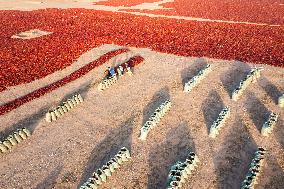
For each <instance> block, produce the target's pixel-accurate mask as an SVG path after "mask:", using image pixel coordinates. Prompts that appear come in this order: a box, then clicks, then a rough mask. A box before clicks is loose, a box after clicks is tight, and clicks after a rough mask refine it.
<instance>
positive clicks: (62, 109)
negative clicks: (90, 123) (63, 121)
mask: <svg viewBox="0 0 284 189" xmlns="http://www.w3.org/2000/svg"><path fill="white" fill-rule="evenodd" d="M83 101H84V100H83V98H82V96H81V95H80V94H75V95H74V96H73V97H72V98H70V99H68V100H67V101H66V102H63V105H60V106H58V107H57V108H55V109H53V110H51V111H48V112H47V113H46V116H45V120H46V121H47V122H52V121H56V120H57V119H58V118H59V117H61V116H63V115H64V114H65V113H67V112H68V111H70V110H71V109H73V108H74V107H76V106H77V105H78V104H80V103H82V102H83Z"/></svg>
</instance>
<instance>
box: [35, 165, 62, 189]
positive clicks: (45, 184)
mask: <svg viewBox="0 0 284 189" xmlns="http://www.w3.org/2000/svg"><path fill="white" fill-rule="evenodd" d="M62 169H63V166H57V167H56V168H55V169H54V170H53V171H52V172H51V173H49V174H48V176H47V177H46V178H45V179H44V180H43V181H41V182H40V183H39V184H37V186H36V189H53V188H54V186H55V184H56V179H57V178H58V176H59V174H60V172H61V171H62Z"/></svg>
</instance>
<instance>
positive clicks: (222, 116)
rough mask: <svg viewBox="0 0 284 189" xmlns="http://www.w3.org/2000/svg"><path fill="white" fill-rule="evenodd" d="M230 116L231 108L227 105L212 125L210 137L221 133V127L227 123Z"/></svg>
mask: <svg viewBox="0 0 284 189" xmlns="http://www.w3.org/2000/svg"><path fill="white" fill-rule="evenodd" d="M229 116H230V108H228V107H225V108H224V109H223V110H222V111H221V113H220V114H219V116H218V118H217V120H216V121H214V123H213V124H212V125H211V128H210V134H209V137H211V138H215V137H216V136H217V135H218V134H219V131H220V129H221V128H222V127H223V126H224V125H225V122H226V120H227V119H228V118H229Z"/></svg>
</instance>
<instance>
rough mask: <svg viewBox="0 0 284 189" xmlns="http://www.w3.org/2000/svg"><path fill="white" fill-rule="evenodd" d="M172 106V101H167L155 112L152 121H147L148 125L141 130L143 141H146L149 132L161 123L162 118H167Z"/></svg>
mask: <svg viewBox="0 0 284 189" xmlns="http://www.w3.org/2000/svg"><path fill="white" fill-rule="evenodd" d="M171 106H172V103H171V101H170V100H166V101H165V102H164V103H162V104H161V105H160V106H159V107H158V108H157V109H156V110H155V112H154V113H153V114H152V115H151V117H150V119H149V120H148V121H146V123H145V124H144V125H143V126H142V128H141V134H140V137H139V138H140V139H141V140H146V138H147V135H148V133H149V131H150V130H151V129H153V128H154V127H155V126H156V125H157V124H158V123H159V122H160V120H161V118H163V117H164V116H165V114H166V112H167V111H169V110H170V108H171Z"/></svg>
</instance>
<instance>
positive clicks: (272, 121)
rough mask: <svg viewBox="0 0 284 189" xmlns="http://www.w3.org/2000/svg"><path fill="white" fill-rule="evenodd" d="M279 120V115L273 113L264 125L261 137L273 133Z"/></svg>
mask: <svg viewBox="0 0 284 189" xmlns="http://www.w3.org/2000/svg"><path fill="white" fill-rule="evenodd" d="M277 119H278V115H277V114H275V113H273V112H271V114H270V115H269V118H268V120H267V121H266V122H265V123H264V124H263V126H262V128H261V135H262V136H269V134H270V133H272V131H273V129H274V127H275V125H276V122H277Z"/></svg>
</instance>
